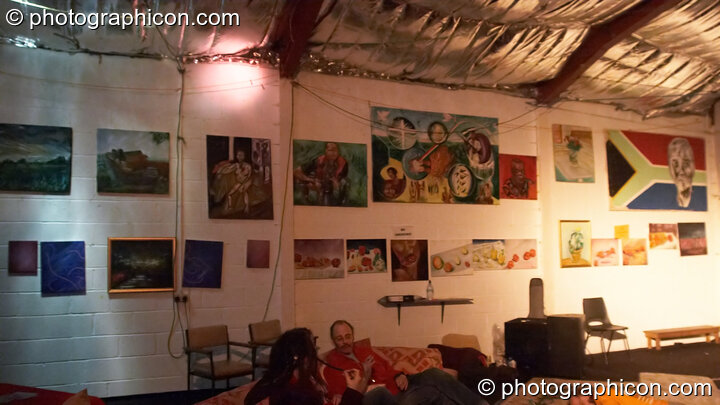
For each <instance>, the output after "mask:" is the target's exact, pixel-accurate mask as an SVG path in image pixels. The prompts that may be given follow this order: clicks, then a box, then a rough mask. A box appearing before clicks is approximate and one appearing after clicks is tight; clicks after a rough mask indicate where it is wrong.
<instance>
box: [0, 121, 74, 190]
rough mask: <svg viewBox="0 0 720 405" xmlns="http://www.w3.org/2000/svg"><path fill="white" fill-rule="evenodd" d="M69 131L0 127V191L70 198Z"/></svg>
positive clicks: (70, 161) (70, 159) (70, 162)
mask: <svg viewBox="0 0 720 405" xmlns="http://www.w3.org/2000/svg"><path fill="white" fill-rule="evenodd" d="M71 166H72V129H71V128H65V127H51V126H41V125H18V124H0V191H31V192H37V193H48V194H70V174H71Z"/></svg>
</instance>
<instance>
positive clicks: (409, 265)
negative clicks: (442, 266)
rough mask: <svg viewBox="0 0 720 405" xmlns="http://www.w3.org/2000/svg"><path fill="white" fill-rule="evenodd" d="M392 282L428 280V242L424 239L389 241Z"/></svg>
mask: <svg viewBox="0 0 720 405" xmlns="http://www.w3.org/2000/svg"><path fill="white" fill-rule="evenodd" d="M390 250H391V251H392V258H391V265H392V267H391V268H392V281H417V280H427V279H428V241H427V240H425V239H391V240H390Z"/></svg>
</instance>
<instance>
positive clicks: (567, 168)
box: [552, 124, 595, 183]
mask: <svg viewBox="0 0 720 405" xmlns="http://www.w3.org/2000/svg"><path fill="white" fill-rule="evenodd" d="M552 136H553V156H554V158H555V180H556V181H561V182H572V183H594V182H595V159H594V156H593V144H592V130H591V129H590V128H587V127H579V126H573V125H560V124H553V126H552Z"/></svg>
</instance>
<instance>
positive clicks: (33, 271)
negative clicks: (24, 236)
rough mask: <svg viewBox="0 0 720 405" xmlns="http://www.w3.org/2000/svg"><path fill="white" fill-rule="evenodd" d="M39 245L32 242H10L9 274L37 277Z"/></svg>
mask: <svg viewBox="0 0 720 405" xmlns="http://www.w3.org/2000/svg"><path fill="white" fill-rule="evenodd" d="M37 252H38V243H37V241H34V240H32V241H30V240H11V241H9V242H8V274H9V275H26V276H34V275H37V263H38V255H37Z"/></svg>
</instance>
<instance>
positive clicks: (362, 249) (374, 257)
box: [346, 239, 387, 274]
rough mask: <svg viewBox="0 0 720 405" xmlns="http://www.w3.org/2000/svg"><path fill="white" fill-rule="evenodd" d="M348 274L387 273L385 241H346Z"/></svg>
mask: <svg viewBox="0 0 720 405" xmlns="http://www.w3.org/2000/svg"><path fill="white" fill-rule="evenodd" d="M346 243H347V249H346V250H347V271H348V274H372V273H387V241H386V240H385V239H348V240H347V242H346Z"/></svg>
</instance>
